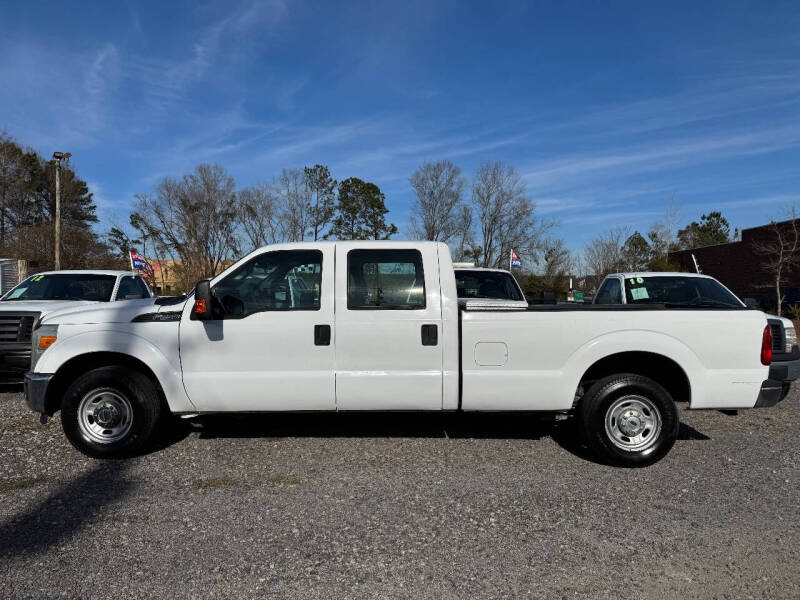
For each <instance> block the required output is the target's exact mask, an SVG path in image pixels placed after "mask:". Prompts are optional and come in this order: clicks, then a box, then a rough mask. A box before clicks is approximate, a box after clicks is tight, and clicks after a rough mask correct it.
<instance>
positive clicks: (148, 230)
mask: <svg viewBox="0 0 800 600" xmlns="http://www.w3.org/2000/svg"><path fill="white" fill-rule="evenodd" d="M137 198H138V201H139V202H138V205H137V211H136V213H135V214H136V216H135V218H134V219H135V221H136V222H137V224H138V226H139V227H141V231H144V232H145V234H146V236H147V237H148V238H149V240H150V242H151V244H153V246H154V248H156V249H158V250H160V251H163V252H166V253H168V254H169V255H170V258H172V259H173V260H179V261H180V262H179V263H176V265H179V267H177V269H178V270H179V275H180V278H181V280H182V281H181V283H182V284H183V286H184V287H185V289H189V288H190V287H191V286H192V285H194V283H195V282H196V281H197V280H198V279H200V278H202V277H212V276H214V275H217V274H218V273H220V272H221V271H222V269H223V268H224V267H225V266H226V265H227V263H228V262H229V261H231V260H232V259H233V257H234V256H236V255H237V254H238V252H239V249H238V244H237V239H236V202H235V192H234V181H233V178H232V177H231V176H230V175H228V173H227V172H226V171H225V169H223V168H222V167H221V166H219V165H213V166H211V165H205V164H203V165H200V166H198V167H197V168H196V169H195V170H194V172H193V173H190V174H188V175H184V177H183V179H181V180H176V179H172V178H169V177H167V178H164V179H163V180H161V182H160V183H159V184H158V186H157V187H156V190H155V193H154V194H144V195H139V196H138V197H137ZM159 258H161V256H159Z"/></svg>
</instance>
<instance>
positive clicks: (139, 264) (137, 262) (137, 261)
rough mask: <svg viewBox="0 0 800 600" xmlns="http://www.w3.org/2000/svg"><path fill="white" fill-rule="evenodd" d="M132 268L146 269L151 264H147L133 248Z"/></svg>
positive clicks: (131, 253)
mask: <svg viewBox="0 0 800 600" xmlns="http://www.w3.org/2000/svg"><path fill="white" fill-rule="evenodd" d="M130 255H131V269H135V270H139V271H146V270H147V269H148V268H149V267H150V265H148V264H147V261H146V260H145V259H143V258H142V257H141V256H139V255H138V254H137V253H136V252H134V251H133V250H131V252H130Z"/></svg>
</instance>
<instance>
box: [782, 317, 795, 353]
mask: <svg viewBox="0 0 800 600" xmlns="http://www.w3.org/2000/svg"><path fill="white" fill-rule="evenodd" d="M783 337H784V338H786V351H787V352H791V351H792V346H795V345H797V331H796V330H795V328H794V325H793V324H792V325H790V326H789V327H784V328H783Z"/></svg>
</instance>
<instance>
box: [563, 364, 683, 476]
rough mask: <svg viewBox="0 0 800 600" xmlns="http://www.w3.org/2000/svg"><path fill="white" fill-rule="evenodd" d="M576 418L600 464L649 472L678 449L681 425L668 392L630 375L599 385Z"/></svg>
mask: <svg viewBox="0 0 800 600" xmlns="http://www.w3.org/2000/svg"><path fill="white" fill-rule="evenodd" d="M610 409H611V410H610ZM653 411H656V412H657V414H652V412H653ZM607 417H608V419H609V422H608V427H607V421H606V419H607ZM578 418H579V421H580V423H579V427H580V430H581V433H582V434H583V436H584V439H585V441H586V444H587V445H588V446H589V449H590V450H591V451H592V452H593V453H594V454H595V455H596V456H597V457H598V458H600V459H601V460H604V461H606V462H608V463H610V464H613V465H617V466H622V467H645V466H648V465H652V464H653V463H655V462H657V461H659V460H661V459H662V458H663V457H664V456H665V455H666V454H667V453H668V452H669V451H670V449H671V448H672V446H673V444H675V440H676V439H677V437H678V427H679V426H680V421H679V419H678V409H677V407H676V406H675V402H674V401H673V400H672V397H671V396H670V395H669V393H668V392H667V391H666V390H665V389H664V388H663V387H661V386H660V385H659V384H658V383H656V382H655V381H653V380H652V379H648V378H647V377H642V376H641V375H633V374H630V373H621V374H618V375H611V376H609V377H605V378H603V379H600V380H599V381H597V382H595V383H594V384H593V385H592V386H591V387H590V388H589V390H588V391H587V392H586V394H585V395H584V397H583V398H582V399H581V402H580V405H579V406H578ZM645 423H647V424H649V425H645ZM640 428H641V429H640ZM609 430H610V432H609ZM635 432H638V434H637V435H635V436H634V435H632V434H633V433H635ZM628 435H631V437H627V436H628ZM626 440H627V441H626Z"/></svg>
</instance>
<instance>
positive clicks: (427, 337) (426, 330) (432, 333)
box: [422, 325, 439, 346]
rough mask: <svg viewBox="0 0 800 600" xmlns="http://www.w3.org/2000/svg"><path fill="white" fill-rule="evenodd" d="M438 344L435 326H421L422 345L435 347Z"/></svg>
mask: <svg viewBox="0 0 800 600" xmlns="http://www.w3.org/2000/svg"><path fill="white" fill-rule="evenodd" d="M438 343H439V329H438V327H436V325H423V326H422V345H423V346H436V345H437V344H438Z"/></svg>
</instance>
